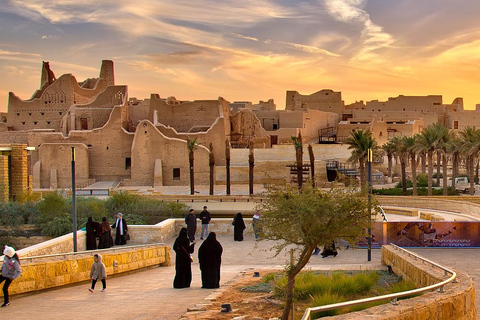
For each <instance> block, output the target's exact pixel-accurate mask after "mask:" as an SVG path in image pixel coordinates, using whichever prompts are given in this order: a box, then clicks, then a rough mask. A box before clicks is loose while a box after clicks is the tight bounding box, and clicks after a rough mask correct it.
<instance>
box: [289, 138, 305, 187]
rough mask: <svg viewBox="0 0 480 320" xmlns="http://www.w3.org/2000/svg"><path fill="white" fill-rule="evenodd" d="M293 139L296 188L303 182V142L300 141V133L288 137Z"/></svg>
mask: <svg viewBox="0 0 480 320" xmlns="http://www.w3.org/2000/svg"><path fill="white" fill-rule="evenodd" d="M290 138H291V139H292V141H293V146H294V147H295V159H296V162H297V183H298V188H299V189H301V188H302V184H303V143H302V134H301V133H298V136H291V137H290Z"/></svg>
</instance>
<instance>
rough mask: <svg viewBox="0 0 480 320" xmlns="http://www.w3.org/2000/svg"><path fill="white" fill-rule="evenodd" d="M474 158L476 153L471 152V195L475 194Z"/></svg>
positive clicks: (469, 158)
mask: <svg viewBox="0 0 480 320" xmlns="http://www.w3.org/2000/svg"><path fill="white" fill-rule="evenodd" d="M473 158H474V155H473V154H471V155H469V156H468V167H469V172H468V174H469V179H470V195H471V196H473V195H474V194H475V181H474V170H473Z"/></svg>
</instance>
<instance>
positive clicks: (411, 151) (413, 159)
mask: <svg viewBox="0 0 480 320" xmlns="http://www.w3.org/2000/svg"><path fill="white" fill-rule="evenodd" d="M402 140H403V144H404V146H405V151H406V152H407V153H408V155H409V156H410V165H411V166H412V184H413V186H412V187H413V195H414V196H416V195H417V152H416V151H415V150H416V148H415V147H416V142H417V135H414V136H413V137H407V136H405V137H403V139H402Z"/></svg>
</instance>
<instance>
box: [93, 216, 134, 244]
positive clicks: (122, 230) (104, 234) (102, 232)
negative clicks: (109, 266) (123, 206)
mask: <svg viewBox="0 0 480 320" xmlns="http://www.w3.org/2000/svg"><path fill="white" fill-rule="evenodd" d="M112 228H113V229H115V245H124V244H126V243H127V240H128V226H127V222H126V221H125V218H123V214H122V213H121V212H119V213H117V219H116V220H115V223H113V224H112V225H110V223H109V222H108V220H107V218H106V217H103V218H102V222H101V223H100V222H96V221H93V219H92V217H88V220H87V224H86V226H85V230H86V233H87V250H95V249H97V248H98V249H107V248H110V247H113V244H114V241H113V238H112ZM97 238H98V246H97Z"/></svg>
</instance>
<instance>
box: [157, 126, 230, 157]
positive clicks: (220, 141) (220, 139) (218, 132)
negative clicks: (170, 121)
mask: <svg viewBox="0 0 480 320" xmlns="http://www.w3.org/2000/svg"><path fill="white" fill-rule="evenodd" d="M156 128H157V129H158V131H160V132H161V133H162V134H163V135H165V136H166V137H169V138H177V139H182V140H185V141H186V140H187V139H190V140H193V139H197V144H199V145H203V146H205V147H206V148H210V143H211V144H212V146H213V154H214V155H215V165H225V139H226V138H227V136H226V135H225V121H224V118H223V117H219V118H217V119H216V120H215V122H214V123H213V124H212V126H211V127H210V128H209V129H208V130H207V131H204V132H194V133H178V132H177V131H176V130H175V129H174V128H171V127H167V126H165V125H163V124H157V125H156Z"/></svg>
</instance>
